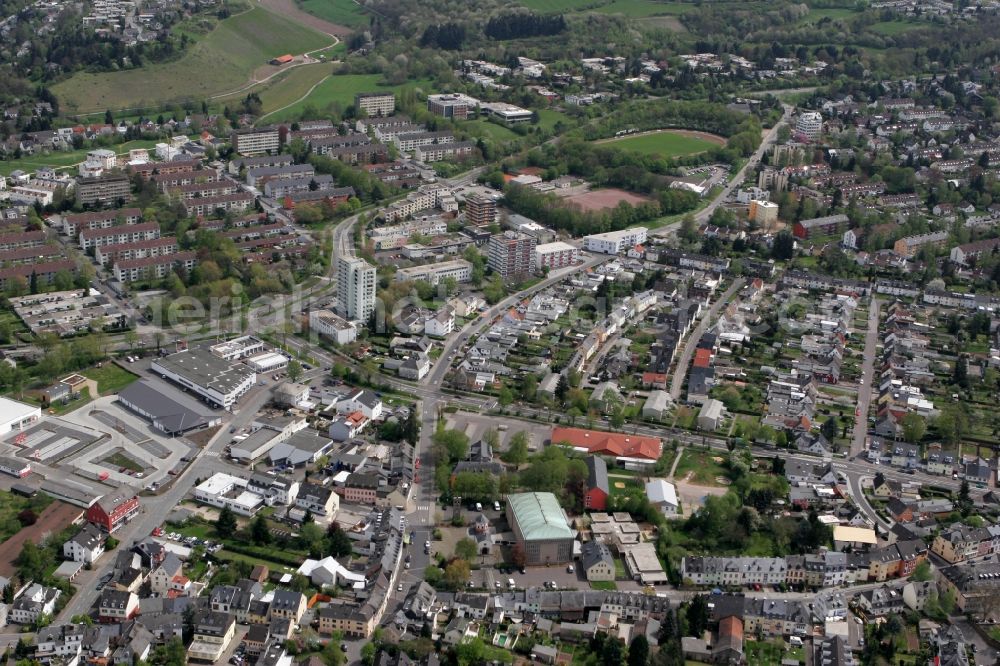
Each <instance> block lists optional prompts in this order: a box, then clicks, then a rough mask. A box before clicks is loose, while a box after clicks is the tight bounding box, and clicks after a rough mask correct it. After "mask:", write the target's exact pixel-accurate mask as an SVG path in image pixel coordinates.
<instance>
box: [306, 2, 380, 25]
mask: <svg viewBox="0 0 1000 666" xmlns="http://www.w3.org/2000/svg"><path fill="white" fill-rule="evenodd" d="M297 4H298V6H299V7H301V8H302V9H304V10H305V11H307V12H309V13H310V14H312V15H313V16H318V17H319V18H321V19H323V20H325V21H330V22H331V23H336V24H337V25H343V26H346V27H348V28H363V27H365V26H367V25H368V15H367V14H366V13H365V12H364V10H363V9H362V7H361V6H360V5H358V3H356V2H354V0H299V1H298V2H297Z"/></svg>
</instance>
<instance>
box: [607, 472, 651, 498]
mask: <svg viewBox="0 0 1000 666" xmlns="http://www.w3.org/2000/svg"><path fill="white" fill-rule="evenodd" d="M608 484H609V486H610V490H611V494H612V495H625V496H628V495H631V494H632V493H635V492H639V493H643V492H644V490H643V485H642V483H640V482H639V481H637V480H635V479H626V478H624V477H620V476H612V477H609V478H608Z"/></svg>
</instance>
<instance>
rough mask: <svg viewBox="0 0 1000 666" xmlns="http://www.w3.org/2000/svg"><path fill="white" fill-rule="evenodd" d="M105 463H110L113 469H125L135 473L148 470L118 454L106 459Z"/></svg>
mask: <svg viewBox="0 0 1000 666" xmlns="http://www.w3.org/2000/svg"><path fill="white" fill-rule="evenodd" d="M103 462H106V463H108V464H109V465H111V466H112V467H124V468H125V469H127V470H131V471H133V472H142V471H144V470H145V469H146V468H145V467H143V466H142V465H140V464H139V463H137V462H136V461H134V460H132V459H131V458H129V457H128V456H126V455H124V454H122V453H118V452H115V453H112V454H111V455H110V456H108V457H107V458H105V459H104V461H103Z"/></svg>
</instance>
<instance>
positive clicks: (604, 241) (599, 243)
mask: <svg viewBox="0 0 1000 666" xmlns="http://www.w3.org/2000/svg"><path fill="white" fill-rule="evenodd" d="M647 233H648V229H646V227H633V228H631V229H622V230H621V231H608V232H606V233H603V234H593V235H590V236H584V237H583V247H584V249H585V250H588V251H589V252H599V253H601V254H621V253H622V252H624V251H625V250H628V249H630V248H633V247H635V246H636V245H642V244H643V243H645V242H646V237H647Z"/></svg>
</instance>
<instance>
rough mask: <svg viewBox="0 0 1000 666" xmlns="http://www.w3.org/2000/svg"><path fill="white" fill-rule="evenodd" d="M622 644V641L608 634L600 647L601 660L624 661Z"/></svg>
mask: <svg viewBox="0 0 1000 666" xmlns="http://www.w3.org/2000/svg"><path fill="white" fill-rule="evenodd" d="M624 652H625V650H624V645H622V642H621V641H620V640H619V639H617V638H613V637H611V636H608V637H607V638H606V639H605V640H604V646H603V647H602V648H601V661H603V662H604V663H605V664H620V663H622V662H623V661H624V657H625V655H624Z"/></svg>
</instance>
